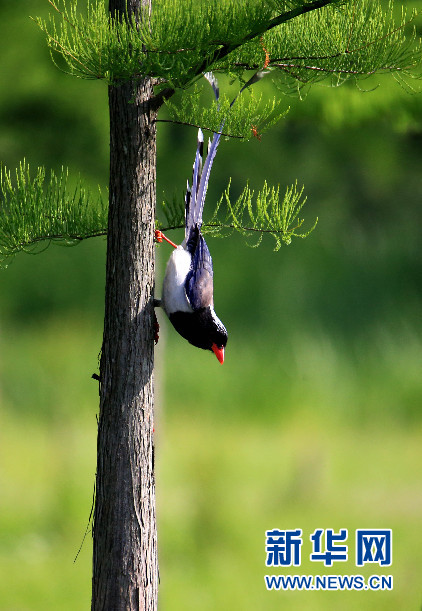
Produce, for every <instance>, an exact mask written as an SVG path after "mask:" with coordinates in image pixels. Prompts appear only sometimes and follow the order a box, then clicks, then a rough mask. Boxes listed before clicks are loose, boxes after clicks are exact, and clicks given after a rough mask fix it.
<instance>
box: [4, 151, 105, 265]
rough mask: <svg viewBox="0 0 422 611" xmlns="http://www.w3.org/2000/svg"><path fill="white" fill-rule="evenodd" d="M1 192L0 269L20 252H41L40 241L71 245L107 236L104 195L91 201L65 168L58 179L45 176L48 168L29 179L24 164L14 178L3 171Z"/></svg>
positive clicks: (28, 172)
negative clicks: (70, 178)
mask: <svg viewBox="0 0 422 611" xmlns="http://www.w3.org/2000/svg"><path fill="white" fill-rule="evenodd" d="M0 194H1V199H0V264H2V265H5V263H6V261H7V260H8V259H9V258H10V257H11V256H13V255H15V254H16V253H17V252H20V251H24V252H32V253H33V252H39V249H37V246H38V245H39V243H40V242H41V241H43V242H45V241H46V240H48V241H49V242H51V241H60V242H62V243H63V244H65V245H69V246H70V245H73V244H75V243H77V242H79V241H80V240H82V239H84V238H88V237H93V236H98V235H104V234H105V233H106V227H107V205H106V204H105V203H104V200H103V198H102V197H101V193H100V192H99V193H98V196H97V198H96V200H95V201H93V198H92V196H91V194H90V192H89V191H87V190H86V189H85V188H84V187H83V184H82V183H81V180H80V179H79V181H78V182H77V185H76V187H74V188H71V187H70V186H69V177H68V172H67V170H65V169H63V168H62V170H61V172H60V174H59V175H56V174H55V173H54V172H53V171H51V172H50V176H49V177H47V176H46V172H45V169H44V168H41V167H39V168H37V170H36V172H35V176H34V177H31V174H30V170H29V165H28V164H27V163H26V162H25V161H23V162H22V163H21V164H20V166H19V168H18V169H17V170H16V175H15V176H14V178H13V179H12V176H11V172H10V171H8V170H7V169H6V168H5V167H1V168H0ZM47 245H48V244H47ZM44 247H45V244H44V245H43V246H42V248H44Z"/></svg>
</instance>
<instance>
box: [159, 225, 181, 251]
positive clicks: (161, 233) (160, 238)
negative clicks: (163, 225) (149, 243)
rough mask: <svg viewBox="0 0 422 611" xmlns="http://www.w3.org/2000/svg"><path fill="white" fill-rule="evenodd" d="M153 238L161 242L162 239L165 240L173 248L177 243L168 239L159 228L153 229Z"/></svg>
mask: <svg viewBox="0 0 422 611" xmlns="http://www.w3.org/2000/svg"><path fill="white" fill-rule="evenodd" d="M155 239H156V240H157V242H162V241H163V240H165V241H166V242H167V243H168V244H170V246H173V248H177V244H175V243H174V242H172V241H171V240H169V239H168V238H167V237H166V236H165V235H164V233H163V232H162V231H160V230H159V229H156V230H155Z"/></svg>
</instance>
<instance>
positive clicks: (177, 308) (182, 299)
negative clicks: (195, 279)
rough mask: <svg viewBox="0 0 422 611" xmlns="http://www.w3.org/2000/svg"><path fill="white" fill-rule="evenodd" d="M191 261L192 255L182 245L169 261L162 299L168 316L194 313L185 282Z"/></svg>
mask: <svg viewBox="0 0 422 611" xmlns="http://www.w3.org/2000/svg"><path fill="white" fill-rule="evenodd" d="M191 261H192V257H191V255H190V253H189V252H188V251H187V250H185V249H184V248H183V246H182V245H180V246H178V247H177V248H175V249H174V250H173V252H172V254H171V256H170V259H169V260H168V263H167V267H166V274H165V276H164V281H163V294H162V299H161V301H162V305H163V308H164V310H165V311H166V313H167V315H168V316H169V315H170V314H172V313H173V312H192V308H191V306H190V304H189V301H188V299H187V297H186V291H185V280H186V276H187V274H188V272H189V269H190V265H191Z"/></svg>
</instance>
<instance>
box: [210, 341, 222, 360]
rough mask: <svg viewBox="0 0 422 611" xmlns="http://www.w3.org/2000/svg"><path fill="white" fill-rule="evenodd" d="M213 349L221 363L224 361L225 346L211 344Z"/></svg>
mask: <svg viewBox="0 0 422 611" xmlns="http://www.w3.org/2000/svg"><path fill="white" fill-rule="evenodd" d="M211 350H212V351H213V352H214V354H215V356H216V357H217V358H218V360H219V362H220V364H221V365H222V364H223V363H224V348H219V347H218V346H217V344H213V345H212V346H211Z"/></svg>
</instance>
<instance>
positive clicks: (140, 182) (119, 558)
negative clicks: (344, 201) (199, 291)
mask: <svg viewBox="0 0 422 611" xmlns="http://www.w3.org/2000/svg"><path fill="white" fill-rule="evenodd" d="M122 4H125V3H124V2H122V0H114V2H113V0H111V1H110V10H116V9H117V10H121V9H122V8H123V7H122V6H121V5H122ZM134 4H135V5H136V4H137V3H136V2H134V0H131V7H129V8H130V9H131V10H134V6H133V5H134ZM138 4H139V3H138ZM152 95H153V89H152V84H151V81H150V80H149V79H144V80H143V81H141V82H136V83H125V84H121V85H119V86H115V87H110V88H109V104H110V194H109V196H110V210H109V221H108V238H107V271H106V297H105V320H104V336H103V347H102V355H101V367H100V397H101V399H100V416H99V425H98V447H97V479H96V501H95V512H94V528H93V538H94V555H93V582H92V610H94V611H99V610H100V609H101V610H102V611H104V610H107V611H120V610H123V609H124V610H135V609H136V610H137V611H138V610H145V611H152V610H155V609H156V608H157V584H158V563H157V533H156V522H155V482H154V445H153V400H154V388H153V362H154V361H153V358H154V339H153V338H154V329H153V316H154V314H153V297H154V220H155V179H156V129H155V123H154V119H155V114H154V112H153V111H151V109H150V106H149V103H148V102H149V100H150V99H151V97H152Z"/></svg>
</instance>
